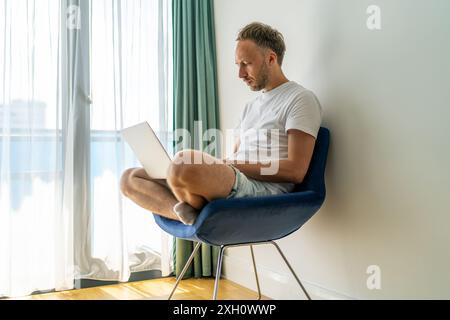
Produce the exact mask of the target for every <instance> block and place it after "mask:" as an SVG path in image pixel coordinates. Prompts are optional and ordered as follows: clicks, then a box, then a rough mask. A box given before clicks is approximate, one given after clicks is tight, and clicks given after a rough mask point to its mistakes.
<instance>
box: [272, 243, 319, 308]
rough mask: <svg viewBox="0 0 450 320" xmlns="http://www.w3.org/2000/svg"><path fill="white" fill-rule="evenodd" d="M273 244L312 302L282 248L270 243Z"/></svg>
mask: <svg viewBox="0 0 450 320" xmlns="http://www.w3.org/2000/svg"><path fill="white" fill-rule="evenodd" d="M270 243H271V244H273V245H274V246H275V248H277V250H278V252H279V253H280V255H281V257H282V258H283V260H284V262H286V265H287V266H288V267H289V270H291V273H292V274H293V275H294V277H295V280H297V282H298V284H299V285H300V287H301V288H302V290H303V292H304V293H305V295H306V297H307V298H308V300H311V297H310V296H309V294H308V292H306V290H305V287H303V285H302V283H301V282H300V279H299V278H298V277H297V274H296V273H295V271H294V269H292V267H291V265H290V264H289V262H288V261H287V259H286V257H285V256H284V254H283V251H281V249H280V247H279V246H278V245H277V244H276V243H275V241H270Z"/></svg>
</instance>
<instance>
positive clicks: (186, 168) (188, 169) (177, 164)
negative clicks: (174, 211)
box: [167, 150, 200, 187]
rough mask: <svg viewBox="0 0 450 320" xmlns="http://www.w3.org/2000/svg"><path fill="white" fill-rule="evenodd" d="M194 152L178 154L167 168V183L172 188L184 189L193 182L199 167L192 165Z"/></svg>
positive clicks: (188, 151)
mask: <svg viewBox="0 0 450 320" xmlns="http://www.w3.org/2000/svg"><path fill="white" fill-rule="evenodd" d="M195 154H196V152H195V151H193V150H187V151H181V152H178V153H177V154H176V155H175V157H174V158H173V161H172V163H171V164H170V166H169V170H168V174H167V182H168V183H169V184H170V185H171V186H174V187H185V186H187V185H189V184H191V183H193V182H194V180H195V177H196V176H197V175H198V174H199V169H200V166H199V165H196V164H193V163H194V162H193V158H194V156H195Z"/></svg>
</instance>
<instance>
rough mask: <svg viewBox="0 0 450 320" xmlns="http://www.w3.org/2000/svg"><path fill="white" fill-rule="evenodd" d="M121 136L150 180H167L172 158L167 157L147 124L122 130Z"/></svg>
mask: <svg viewBox="0 0 450 320" xmlns="http://www.w3.org/2000/svg"><path fill="white" fill-rule="evenodd" d="M122 136H123V138H124V139H125V141H126V142H127V143H128V144H129V145H130V147H131V149H132V150H133V151H134V154H135V155H136V157H137V158H138V160H139V162H140V163H141V164H142V166H143V167H144V170H145V172H146V173H147V174H148V175H149V177H150V178H152V179H167V171H168V169H169V166H170V164H171V163H172V157H171V156H169V154H168V153H167V151H166V149H165V148H164V146H163V145H162V143H161V141H159V139H158V137H157V135H156V133H155V132H154V131H153V129H152V127H151V126H150V124H149V123H148V122H144V123H140V124H138V125H136V126H133V127H130V128H126V129H123V130H122Z"/></svg>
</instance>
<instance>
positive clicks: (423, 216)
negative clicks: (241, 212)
mask: <svg viewBox="0 0 450 320" xmlns="http://www.w3.org/2000/svg"><path fill="white" fill-rule="evenodd" d="M371 4H376V5H379V6H380V7H381V10H382V30H381V31H369V30H368V28H367V27H366V20H367V17H368V15H367V14H366V9H367V7H368V6H369V5H371ZM215 10H216V11H215V12H216V33H217V47H218V50H217V51H218V64H219V88H220V105H221V124H222V128H223V129H227V128H232V127H233V126H234V125H235V123H236V121H237V120H238V117H239V115H240V112H241V110H242V109H243V107H244V104H245V102H246V101H248V100H249V99H250V98H251V97H252V96H253V95H254V94H253V93H250V92H249V91H248V89H247V88H246V86H245V84H244V83H242V82H241V81H239V80H238V78H237V68H236V67H235V66H234V48H235V42H234V40H235V38H236V34H237V31H238V30H239V29H240V28H241V27H242V26H244V25H245V24H246V23H249V22H252V21H263V22H266V23H268V24H271V25H273V26H275V27H276V28H278V29H279V30H280V31H282V32H283V33H284V35H285V38H286V42H287V47H288V52H287V56H286V62H285V72H286V74H287V76H288V78H290V79H291V80H295V81H297V82H299V83H300V84H302V85H304V86H305V87H307V88H309V89H311V90H313V91H314V92H315V93H316V94H317V96H318V97H319V100H320V101H321V102H322V105H323V107H324V111H325V117H324V123H323V124H324V126H326V127H328V128H329V129H330V130H331V134H332V143H331V148H330V154H329V161H328V167H327V174H326V182H327V191H328V195H327V200H326V203H325V205H324V206H323V208H322V209H321V210H320V211H319V212H318V213H317V214H316V215H315V216H314V217H313V218H312V219H311V220H310V221H309V222H308V223H307V224H306V225H305V226H304V227H303V228H302V229H301V230H299V231H298V232H296V233H295V234H293V235H291V236H289V237H287V238H285V239H283V240H281V241H279V242H278V243H279V244H280V246H281V248H282V249H283V250H284V251H285V253H286V255H287V256H288V257H289V259H290V261H291V262H292V265H293V267H294V269H295V270H296V271H297V272H298V274H299V275H300V277H301V278H302V279H304V280H305V282H306V286H307V288H309V289H310V290H311V292H312V293H313V295H314V296H315V297H316V298H317V297H318V298H346V297H348V298H356V299H379V298H386V299H397V298H406V299H410V298H447V299H448V298H450V274H449V272H448V271H449V270H450V232H449V229H450V192H449V191H450V169H449V164H450V124H449V121H450V90H449V89H450V79H449V78H450V59H449V57H450V17H449V15H450V2H449V1H447V0H440V1H439V0H433V1H425V0H397V1H390V0H384V1H378V0H373V1H366V0H340V1H336V0H300V1H299V0H278V1H269V0H245V1H243V0H215ZM256 259H257V263H258V268H259V271H260V273H261V277H262V279H261V286H262V290H263V293H264V294H266V295H268V296H270V297H273V298H276V299H301V298H302V295H301V294H300V292H297V291H299V289H297V287H296V286H295V282H294V280H293V278H292V277H291V276H290V275H289V273H288V269H287V268H286V267H285V266H284V265H282V260H281V258H280V257H279V256H278V255H277V254H276V251H275V249H274V248H272V247H266V248H263V247H258V248H256ZM370 265H378V266H380V267H381V270H382V274H381V276H382V289H381V290H373V291H371V290H369V289H368V288H367V286H366V280H367V278H368V276H369V275H368V274H366V270H367V267H368V266H370ZM251 271H252V269H251V259H250V251H249V249H247V248H246V249H240V248H239V249H236V248H235V249H230V251H229V252H228V254H227V257H226V259H225V275H226V277H228V278H230V279H231V280H234V281H236V282H239V283H241V284H243V285H245V286H247V287H250V288H254V289H255V288H256V287H255V285H254V278H253V275H252V273H251Z"/></svg>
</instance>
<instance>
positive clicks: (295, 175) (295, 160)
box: [226, 130, 316, 183]
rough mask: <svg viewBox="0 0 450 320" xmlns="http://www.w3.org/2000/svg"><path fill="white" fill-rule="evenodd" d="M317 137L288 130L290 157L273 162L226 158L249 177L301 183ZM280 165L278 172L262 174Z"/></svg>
mask: <svg viewBox="0 0 450 320" xmlns="http://www.w3.org/2000/svg"><path fill="white" fill-rule="evenodd" d="M315 143H316V139H315V138H314V137H313V136H311V135H309V134H307V133H305V132H303V131H300V130H289V131H288V159H287V160H279V161H277V162H272V163H271V164H267V165H266V164H261V163H257V164H249V163H245V164H243V163H239V162H236V161H230V160H226V163H228V164H232V165H234V166H235V167H236V168H238V169H239V170H240V171H241V172H242V173H244V174H245V175H246V176H247V177H249V178H252V179H255V180H260V181H267V182H288V183H301V182H302V181H303V179H304V177H305V175H306V173H307V171H308V168H309V164H310V162H311V158H312V154H313V152H314V146H315ZM274 164H275V165H277V166H278V172H277V173H276V174H271V175H267V174H262V172H263V171H262V170H263V169H268V168H270V167H274Z"/></svg>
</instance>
